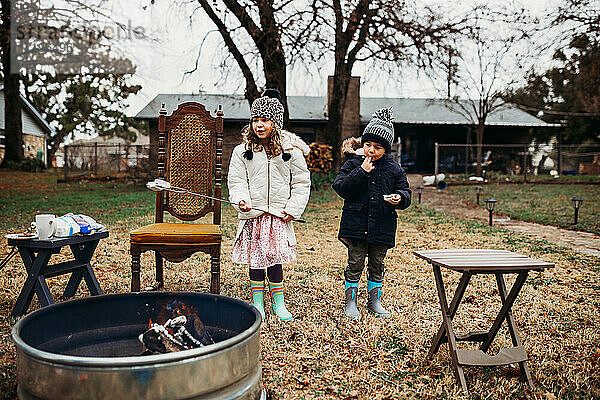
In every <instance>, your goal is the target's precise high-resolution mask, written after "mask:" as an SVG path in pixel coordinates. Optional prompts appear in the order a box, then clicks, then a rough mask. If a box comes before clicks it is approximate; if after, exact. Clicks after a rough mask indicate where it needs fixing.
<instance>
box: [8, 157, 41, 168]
mask: <svg viewBox="0 0 600 400" xmlns="http://www.w3.org/2000/svg"><path fill="white" fill-rule="evenodd" d="M6 167H7V168H9V169H16V170H19V171H27V172H39V171H42V170H44V169H46V164H44V162H43V161H42V160H40V159H39V158H33V157H27V158H25V159H24V160H23V161H20V162H16V161H8V162H7V163H6Z"/></svg>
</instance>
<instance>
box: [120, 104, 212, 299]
mask: <svg viewBox="0 0 600 400" xmlns="http://www.w3.org/2000/svg"><path fill="white" fill-rule="evenodd" d="M222 146H223V112H222V111H221V106H219V110H218V111H217V117H216V118H214V117H212V116H211V115H210V112H208V111H206V108H205V107H204V106H203V105H202V104H200V103H195V102H187V103H183V104H180V105H179V107H178V108H177V110H175V111H174V112H173V114H171V115H167V110H166V109H165V105H164V104H163V105H162V108H161V110H160V112H159V116H158V177H160V178H162V179H165V180H167V181H169V182H170V183H171V185H172V186H178V187H181V188H184V189H187V190H189V191H191V192H195V193H200V194H203V195H207V196H213V197H218V198H220V197H221V163H222V154H223V151H222ZM165 212H168V213H170V214H171V215H172V216H174V217H175V218H176V219H178V220H180V221H188V222H189V221H196V220H198V219H199V218H201V217H204V216H205V215H206V214H208V213H209V212H212V213H213V218H212V224H209V223H184V222H176V223H165V222H163V215H164V213H165ZM130 245H131V248H130V251H131V291H132V292H137V291H139V290H140V255H141V253H143V252H145V251H147V250H154V254H155V257H156V284H155V285H153V286H152V287H150V289H161V288H162V287H163V286H164V280H163V258H164V259H166V260H168V261H171V262H181V261H183V260H185V259H187V258H188V257H189V256H191V255H192V254H194V253H196V252H198V251H202V252H204V253H207V254H210V257H211V278H210V291H211V292H212V293H219V291H220V281H219V278H220V253H221V203H220V202H219V201H213V200H210V199H207V198H204V197H199V196H194V195H191V194H188V193H173V192H157V193H156V219H155V223H154V224H151V225H147V226H144V227H141V228H139V229H136V230H134V231H132V232H130Z"/></svg>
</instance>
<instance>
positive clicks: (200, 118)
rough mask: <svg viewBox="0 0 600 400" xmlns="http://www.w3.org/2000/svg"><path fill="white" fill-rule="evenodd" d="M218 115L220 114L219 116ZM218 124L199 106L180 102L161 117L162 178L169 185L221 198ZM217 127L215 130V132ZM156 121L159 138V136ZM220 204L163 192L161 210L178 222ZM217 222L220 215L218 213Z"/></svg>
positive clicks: (193, 217) (203, 213)
mask: <svg viewBox="0 0 600 400" xmlns="http://www.w3.org/2000/svg"><path fill="white" fill-rule="evenodd" d="M221 115H222V113H221ZM218 119H219V122H220V124H218V123H216V122H217V120H216V119H215V118H213V117H212V116H211V115H210V113H208V112H207V111H206V109H205V108H204V106H203V105H202V104H199V103H191V102H188V103H183V104H181V105H180V106H179V108H178V109H177V110H176V111H175V112H173V114H172V115H170V116H166V117H165V127H164V128H165V133H166V135H165V136H166V143H165V144H166V146H165V149H164V152H165V153H164V154H165V159H166V165H165V168H164V173H163V175H162V176H164V177H165V178H166V180H167V181H169V182H170V183H171V186H176V187H180V188H183V189H186V190H188V191H190V192H194V193H198V194H202V195H206V196H213V197H220V196H221V152H222V150H221V147H222V117H221V116H218ZM219 125H220V132H218V131H219V129H216V128H217V126H219ZM160 128H161V127H160V122H159V135H160V131H161V129H160ZM160 156H161V146H160V138H159V175H161V165H160ZM220 206H221V204H220V203H219V202H216V201H214V200H210V199H207V198H205V197H200V196H196V195H192V194H188V193H173V192H166V193H165V194H164V211H168V212H169V213H171V214H172V215H173V216H175V217H177V218H179V219H182V220H188V221H190V220H195V219H198V218H200V217H203V216H204V215H206V214H207V213H209V212H213V211H215V210H216V209H218V210H220ZM218 217H219V218H218V219H219V221H218V222H217V223H220V212H219V216H218Z"/></svg>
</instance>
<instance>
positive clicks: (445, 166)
mask: <svg viewBox="0 0 600 400" xmlns="http://www.w3.org/2000/svg"><path fill="white" fill-rule="evenodd" d="M477 147H479V145H476V144H442V143H436V144H435V174H436V175H437V174H438V173H446V174H448V173H450V174H465V175H471V174H475V173H476V170H477ZM481 150H482V151H481V153H482V170H483V173H484V174H486V173H489V172H492V171H493V172H497V173H500V174H507V175H525V176H527V175H528V174H530V175H542V174H549V173H550V172H551V171H553V170H555V171H557V172H558V173H559V174H563V175H564V174H567V175H575V174H585V175H600V145H556V144H542V145H539V144H538V145H527V144H484V145H481Z"/></svg>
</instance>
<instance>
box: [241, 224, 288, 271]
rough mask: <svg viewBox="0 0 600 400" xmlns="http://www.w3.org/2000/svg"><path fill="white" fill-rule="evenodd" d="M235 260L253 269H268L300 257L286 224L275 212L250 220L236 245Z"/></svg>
mask: <svg viewBox="0 0 600 400" xmlns="http://www.w3.org/2000/svg"><path fill="white" fill-rule="evenodd" d="M231 259H232V261H233V262H234V263H237V264H249V265H250V268H255V269H265V268H267V267H270V266H272V265H275V264H285V263H289V262H290V261H293V260H295V259H296V249H295V248H294V246H290V244H289V243H288V236H287V226H286V223H285V222H284V221H283V220H282V219H281V218H278V217H275V216H273V215H271V214H266V213H265V214H262V215H259V216H258V217H256V218H252V219H249V220H246V223H245V224H244V227H243V228H242V231H241V232H240V234H239V235H238V238H237V240H236V241H235V243H234V244H233V252H232V254H231Z"/></svg>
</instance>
